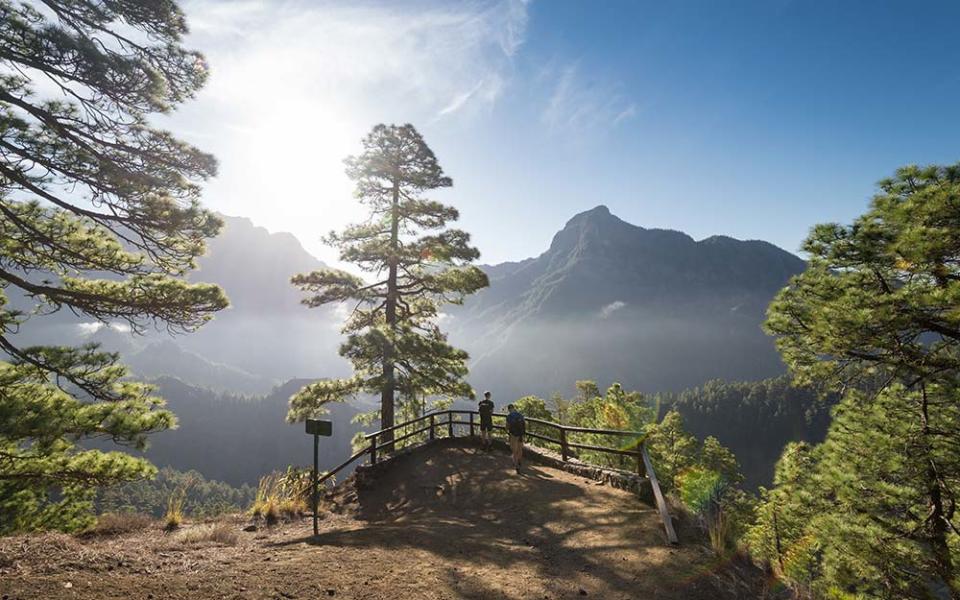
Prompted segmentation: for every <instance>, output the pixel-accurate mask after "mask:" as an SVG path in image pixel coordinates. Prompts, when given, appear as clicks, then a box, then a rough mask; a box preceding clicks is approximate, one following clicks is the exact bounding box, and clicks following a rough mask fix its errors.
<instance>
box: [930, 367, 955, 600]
mask: <svg viewBox="0 0 960 600" xmlns="http://www.w3.org/2000/svg"><path fill="white" fill-rule="evenodd" d="M921 393H922V397H923V405H922V411H923V412H922V415H921V420H922V422H923V435H924V437H925V440H924V441H925V442H926V443H928V444H929V440H930V415H929V412H928V401H927V388H926V386H925V385H924V386H921ZM927 448H928V452H929V454H930V456H929V457H928V459H927V484H928V486H929V488H928V491H927V494H928V496H929V504H930V506H929V509H930V516H929V522H930V540H929V541H930V550H931V552H932V554H933V568H934V571H935V572H936V574H937V576H938V577H939V578H940V579H942V580H943V582H944V584H946V586H947V588H948V589H949V590H950V598H951V599H952V600H960V587H958V586H957V581H956V580H955V578H954V570H953V557H952V556H951V553H950V546H949V544H948V543H947V535H948V533H949V532H948V531H947V522H946V518H947V517H946V514H945V513H944V508H943V490H942V489H941V487H940V478H939V477H937V466H936V463H935V462H934V458H933V452H932V447H930V446H929V445H928V446H927Z"/></svg>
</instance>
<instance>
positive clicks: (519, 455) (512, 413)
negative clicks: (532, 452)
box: [507, 404, 527, 473]
mask: <svg viewBox="0 0 960 600" xmlns="http://www.w3.org/2000/svg"><path fill="white" fill-rule="evenodd" d="M507 411H508V412H507V433H509V434H510V453H511V454H512V455H513V467H514V468H515V469H516V470H517V473H519V472H520V462H521V461H522V460H523V436H524V434H525V433H526V432H527V422H526V420H524V418H523V415H521V414H520V412H519V411H517V407H515V406H514V405H512V404H511V405H509V406H507Z"/></svg>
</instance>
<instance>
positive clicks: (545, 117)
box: [540, 63, 637, 131]
mask: <svg viewBox="0 0 960 600" xmlns="http://www.w3.org/2000/svg"><path fill="white" fill-rule="evenodd" d="M549 74H552V75H553V76H552V78H550V80H551V81H552V84H553V85H552V88H551V92H550V95H549V98H548V100H547V103H546V106H545V107H544V109H543V112H542V113H541V115H540V118H541V121H542V122H543V123H544V124H545V125H547V126H548V127H549V128H551V129H558V130H560V129H563V130H565V129H572V130H576V131H583V130H590V129H601V128H609V127H613V126H616V125H619V124H620V123H621V122H623V121H626V120H628V119H631V118H633V117H634V116H636V114H637V105H636V103H635V102H632V101H631V100H630V99H629V98H628V97H626V96H624V94H623V92H622V91H621V89H620V87H621V86H619V85H618V84H615V83H609V82H604V81H600V80H596V79H594V80H591V79H587V78H586V77H584V75H583V74H582V73H581V69H580V65H579V64H577V63H573V64H568V65H566V66H564V67H562V68H560V69H556V70H554V71H551V72H548V75H549Z"/></svg>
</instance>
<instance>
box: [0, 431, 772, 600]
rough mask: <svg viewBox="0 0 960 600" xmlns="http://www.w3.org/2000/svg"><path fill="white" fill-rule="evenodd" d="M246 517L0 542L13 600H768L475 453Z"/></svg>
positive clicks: (695, 550) (738, 570) (400, 464)
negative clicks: (285, 513)
mask: <svg viewBox="0 0 960 600" xmlns="http://www.w3.org/2000/svg"><path fill="white" fill-rule="evenodd" d="M247 523H248V522H247V521H246V520H244V519H243V518H242V517H241V516H237V517H235V518H232V519H227V520H225V521H223V522H221V523H220V524H219V525H212V524H203V523H193V524H188V525H187V526H186V527H184V528H183V529H182V530H181V531H179V532H175V533H164V532H162V531H160V530H159V528H158V526H156V525H153V526H149V527H146V528H144V529H141V530H139V531H136V532H131V533H125V534H118V535H112V536H90V537H74V536H67V535H54V534H44V535H32V536H21V537H12V538H5V539H0V596H2V600H11V599H14V598H17V599H20V598H22V599H28V598H29V599H33V598H44V599H48V598H49V599H60V598H77V599H87V598H111V599H112V598H116V599H121V598H122V599H157V600H161V599H191V600H193V599H197V598H236V599H259V598H277V599H293V598H331V597H332V598H357V599H360V598H363V599H369V600H375V599H388V598H390V599H392V598H428V599H433V598H435V599H439V598H583V597H588V598H591V597H592V598H604V599H608V598H609V599H613V598H645V599H654V598H662V599H673V598H676V599H680V598H683V599H690V600H698V599H703V600H706V599H718V598H759V597H763V596H764V595H765V594H766V587H767V582H766V580H765V578H764V577H763V576H762V574H761V573H760V572H759V571H758V570H756V569H754V568H753V567H751V566H749V565H746V564H743V563H739V562H729V561H727V562H720V561H717V560H716V559H715V557H714V556H713V554H712V553H711V551H710V550H709V549H708V548H706V547H705V546H703V545H702V541H701V540H700V538H699V537H698V536H697V535H696V534H695V533H694V532H693V531H692V529H691V528H689V527H687V528H683V529H685V530H686V531H681V545H680V546H679V547H676V548H674V547H670V546H668V545H667V544H666V543H665V541H664V534H663V530H662V525H661V523H660V520H659V518H658V515H657V512H656V510H655V509H654V508H652V507H650V506H647V505H646V504H643V503H642V502H640V501H639V500H637V498H636V496H634V495H633V494H631V493H629V492H626V491H623V490H618V489H614V488H612V487H610V486H607V485H598V484H597V483H596V482H594V481H592V480H587V479H584V478H582V477H578V476H575V475H571V474H569V473H566V472H564V471H561V470H558V469H554V468H550V467H546V466H542V465H536V464H529V465H526V466H525V468H524V470H523V472H522V474H520V475H517V474H515V473H514V472H513V470H512V468H510V461H509V457H508V456H507V455H506V453H504V452H499V451H497V452H492V453H487V452H482V451H480V450H479V449H477V448H476V447H474V446H472V445H470V444H469V443H466V442H464V443H456V442H454V443H446V444H437V445H434V446H431V447H427V448H422V449H420V450H417V451H416V452H414V453H412V454H410V455H408V456H404V457H401V458H398V459H396V464H394V465H392V466H391V467H390V468H389V469H385V470H384V472H383V473H382V474H380V475H379V476H378V477H377V478H376V480H375V481H372V482H367V483H364V484H363V485H359V486H358V485H357V484H356V482H355V481H352V480H351V481H348V482H345V483H344V484H343V485H341V486H340V487H339V488H337V489H336V490H335V491H334V492H333V493H331V494H330V495H329V497H328V498H326V500H325V502H324V507H323V520H322V521H321V523H320V535H318V536H313V535H312V530H311V522H310V519H309V518H305V519H303V520H302V521H297V522H293V523H287V524H284V525H281V526H277V527H274V528H270V529H263V528H261V529H258V530H256V531H244V530H243V529H244V527H245V526H246V525H247Z"/></svg>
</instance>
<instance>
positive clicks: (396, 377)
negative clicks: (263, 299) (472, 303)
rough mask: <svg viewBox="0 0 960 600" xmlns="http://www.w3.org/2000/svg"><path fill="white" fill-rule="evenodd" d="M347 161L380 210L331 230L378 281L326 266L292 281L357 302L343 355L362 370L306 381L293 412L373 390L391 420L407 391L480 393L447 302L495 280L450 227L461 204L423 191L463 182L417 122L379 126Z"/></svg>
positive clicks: (314, 299) (320, 295)
mask: <svg viewBox="0 0 960 600" xmlns="http://www.w3.org/2000/svg"><path fill="white" fill-rule="evenodd" d="M345 162H346V165H347V175H348V176H349V177H350V178H351V179H352V180H353V181H354V182H355V184H356V195H357V197H358V198H359V199H360V201H361V202H363V203H364V204H365V205H366V206H367V208H368V209H369V211H370V218H369V219H368V220H367V222H365V223H363V224H359V225H354V226H351V227H348V228H346V229H345V230H344V231H341V232H339V233H336V232H334V233H331V234H330V235H329V236H328V238H327V242H328V243H329V244H330V245H332V246H334V247H336V248H338V249H339V250H340V258H341V260H343V261H344V262H348V263H352V264H355V265H356V266H357V267H358V268H359V269H360V270H361V271H363V272H365V273H368V274H371V275H372V276H373V280H372V281H366V280H364V279H361V278H360V277H357V276H355V275H353V274H351V273H348V272H346V271H343V270H339V269H324V270H321V271H314V272H312V273H307V274H302V275H297V276H295V277H293V279H292V282H293V284H294V285H296V286H297V287H299V288H300V289H301V290H303V291H305V292H307V293H309V294H310V295H309V296H308V297H306V298H305V299H304V301H303V302H304V304H306V305H307V306H310V307H317V306H322V305H325V304H329V303H341V302H344V303H346V302H349V303H350V307H351V308H352V313H351V316H350V317H349V318H348V319H347V321H346V323H345V325H344V327H343V333H345V334H346V335H347V336H348V337H347V340H346V341H345V342H344V343H343V345H342V346H341V347H340V355H341V356H344V357H345V358H347V359H349V360H350V361H351V363H352V364H353V369H354V376H353V377H351V378H349V379H338V380H332V381H319V382H316V383H313V384H310V385H308V386H306V387H305V388H303V389H302V390H301V391H300V392H299V393H297V394H296V395H295V396H294V397H293V398H291V401H290V404H291V409H290V418H291V419H303V418H306V417H308V416H310V415H312V414H314V413H316V412H318V411H319V410H321V409H322V406H323V404H325V403H327V402H330V401H337V400H343V399H344V398H345V397H347V396H350V395H353V394H356V393H360V392H366V393H370V394H378V395H379V396H380V424H381V427H382V428H387V427H390V426H392V425H393V424H394V410H395V407H394V403H395V401H396V399H397V398H396V395H397V394H398V393H399V394H400V397H401V399H407V400H409V401H414V400H415V398H417V397H418V396H422V395H425V394H426V395H449V396H454V397H456V396H472V390H471V389H470V387H469V386H468V385H467V384H466V383H465V382H464V380H463V378H464V376H465V375H466V373H467V368H466V360H467V354H466V353H465V352H464V351H462V350H458V349H456V348H454V347H453V346H451V345H450V344H449V343H447V338H446V335H445V334H444V333H443V332H442V331H441V329H440V327H439V326H438V317H439V308H440V306H441V305H442V304H444V303H453V304H460V303H462V302H463V299H464V298H465V297H466V296H467V295H469V294H472V293H473V292H475V291H477V290H479V289H481V288H483V287H486V286H487V285H488V281H487V277H486V275H485V274H484V273H483V271H481V270H480V269H479V268H477V267H475V266H472V265H471V264H470V263H471V262H472V261H474V260H476V259H477V258H478V257H479V256H480V254H479V252H478V251H477V250H476V248H473V247H472V246H470V243H469V242H470V236H469V234H467V233H466V232H464V231H461V230H459V229H449V228H447V224H448V223H450V222H451V221H455V220H457V219H458V218H459V213H458V212H457V210H456V209H455V208H453V207H451V206H446V205H444V204H441V203H440V202H436V201H433V200H428V199H426V198H423V197H422V194H423V192H425V191H428V190H434V189H438V188H444V187H450V186H452V185H453V182H452V181H451V180H450V178H449V177H447V176H445V175H444V173H443V169H441V168H440V165H439V163H438V162H437V159H436V157H435V156H434V154H433V151H432V150H430V148H429V146H427V144H426V142H425V141H424V140H423V138H422V137H421V135H420V134H419V133H418V132H417V130H416V129H415V128H414V127H413V126H412V125H399V126H398V125H377V126H376V127H374V128H373V131H371V132H370V134H368V135H367V137H366V138H364V140H363V153H362V154H360V155H358V156H353V157H350V158H348V159H347V160H346V161H345ZM426 232H433V233H426ZM392 437H393V436H392V435H385V436H384V440H383V441H385V442H387V441H389V440H391V439H392Z"/></svg>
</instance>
